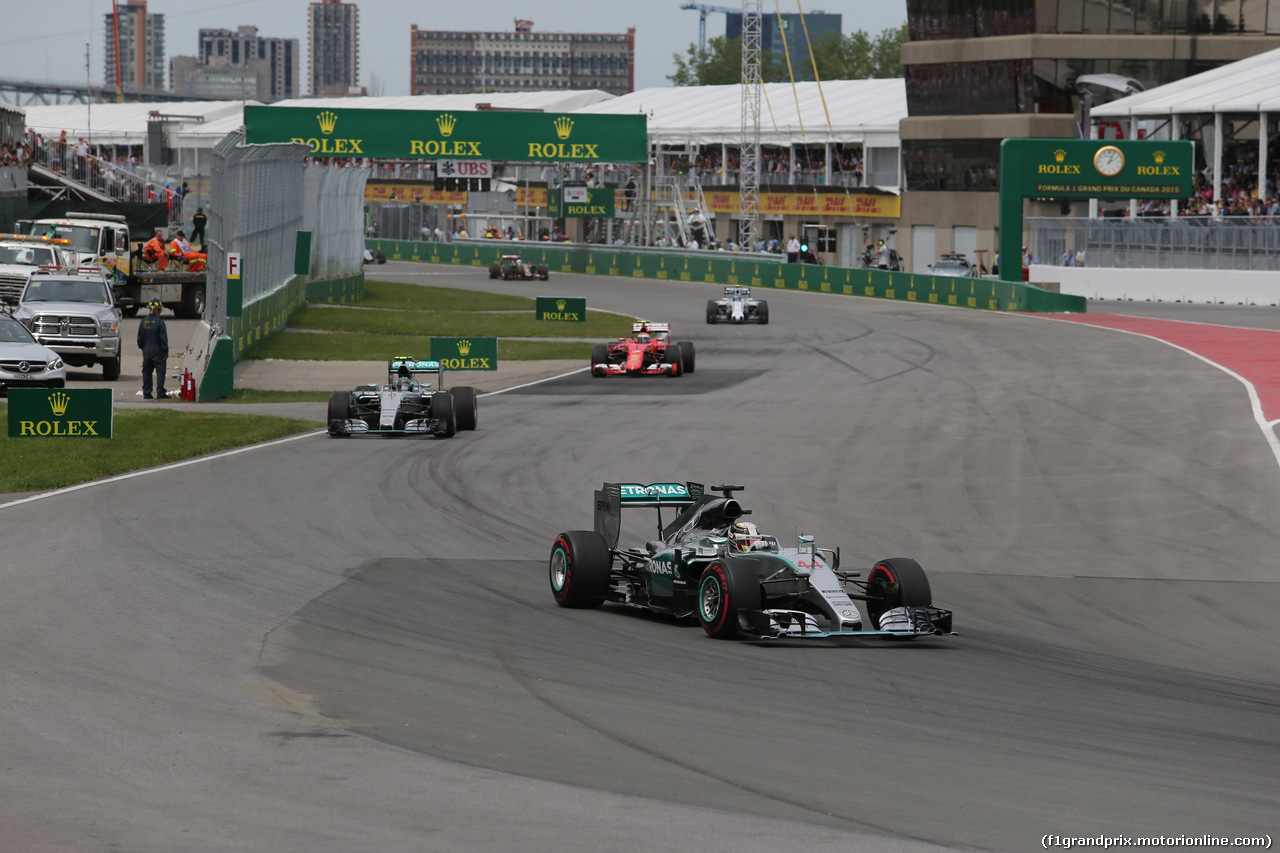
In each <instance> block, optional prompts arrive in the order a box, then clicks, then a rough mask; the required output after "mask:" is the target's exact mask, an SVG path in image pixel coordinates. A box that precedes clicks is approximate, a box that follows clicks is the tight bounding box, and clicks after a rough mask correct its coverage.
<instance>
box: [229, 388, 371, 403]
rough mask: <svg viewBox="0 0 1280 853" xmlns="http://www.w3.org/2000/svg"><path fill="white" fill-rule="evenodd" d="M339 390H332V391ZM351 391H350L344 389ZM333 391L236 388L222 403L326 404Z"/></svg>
mask: <svg viewBox="0 0 1280 853" xmlns="http://www.w3.org/2000/svg"><path fill="white" fill-rule="evenodd" d="M337 390H339V389H337V388H334V389H333V391H337ZM345 390H348V391H349V390H351V389H349V388H348V389H345ZM333 391H270V390H267V389H265V388H237V389H235V390H234V391H232V392H231V396H229V397H227V398H226V399H225V400H222V401H221V402H223V403H327V402H329V395H330V394H332V393H333Z"/></svg>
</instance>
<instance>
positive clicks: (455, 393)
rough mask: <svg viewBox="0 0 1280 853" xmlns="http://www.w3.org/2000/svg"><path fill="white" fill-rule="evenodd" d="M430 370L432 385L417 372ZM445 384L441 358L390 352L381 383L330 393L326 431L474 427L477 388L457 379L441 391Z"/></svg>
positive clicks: (432, 431) (426, 431)
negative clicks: (457, 383)
mask: <svg viewBox="0 0 1280 853" xmlns="http://www.w3.org/2000/svg"><path fill="white" fill-rule="evenodd" d="M428 373H435V374H436V377H437V382H436V385H437V387H436V389H435V390H432V388H431V383H430V382H423V381H421V380H420V379H419V378H418V377H419V376H420V375H422V374H428ZM443 385H444V367H443V365H441V364H440V362H438V361H422V360H419V359H413V358H393V359H391V360H390V361H388V362H387V383H386V384H385V385H377V384H374V383H370V384H368V385H359V386H357V387H356V388H355V390H353V391H350V392H348V391H335V392H334V393H333V395H332V396H330V397H329V435H330V436H331V437H332V438H346V437H349V436H370V435H382V436H406V435H407V436H420V437H423V436H429V435H434V436H439V437H441V438H452V437H453V436H454V434H456V433H457V432H458V430H466V429H475V428H476V421H477V417H478V412H477V409H476V391H475V389H474V388H472V387H470V386H468V385H460V386H458V387H457V388H454V389H452V390H449V391H445V390H444V388H443Z"/></svg>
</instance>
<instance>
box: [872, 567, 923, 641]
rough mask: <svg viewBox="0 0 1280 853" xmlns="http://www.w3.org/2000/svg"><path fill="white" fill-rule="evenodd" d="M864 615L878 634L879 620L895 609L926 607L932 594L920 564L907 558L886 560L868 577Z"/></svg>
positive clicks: (873, 569) (879, 628)
mask: <svg viewBox="0 0 1280 853" xmlns="http://www.w3.org/2000/svg"><path fill="white" fill-rule="evenodd" d="M867 596H868V598H867V615H868V616H870V617H871V624H872V625H873V626H874V627H875V629H876V630H877V631H878V630H881V627H880V617H882V616H884V614H885V613H886V612H887V611H889V610H893V609H894V608H896V607H929V606H931V605H932V604H933V591H932V590H931V589H930V588H929V578H928V577H926V576H925V573H924V569H922V568H921V567H920V564H919V563H917V562H916V561H915V560H912V559H911V558H909V557H889V558H887V559H884V560H881V561H880V562H878V563H876V564H875V566H874V567H873V568H872V569H871V573H870V574H869V575H867Z"/></svg>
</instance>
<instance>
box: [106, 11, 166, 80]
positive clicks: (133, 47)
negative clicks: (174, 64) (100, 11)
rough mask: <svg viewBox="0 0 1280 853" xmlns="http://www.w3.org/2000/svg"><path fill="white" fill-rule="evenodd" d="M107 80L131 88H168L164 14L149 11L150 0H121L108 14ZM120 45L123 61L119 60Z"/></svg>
mask: <svg viewBox="0 0 1280 853" xmlns="http://www.w3.org/2000/svg"><path fill="white" fill-rule="evenodd" d="M104 17H105V26H104V41H105V43H106V44H105V47H104V49H103V67H104V75H105V76H104V78H103V79H104V82H105V83H106V85H107V87H108V88H113V87H115V86H116V85H117V77H116V73H117V70H118V71H119V81H118V83H119V87H120V88H121V89H124V90H128V91H134V92H137V91H162V90H164V88H165V61H164V15H163V14H151V13H149V12H147V3H146V0H136V2H133V3H121V4H120V5H119V6H118V7H117V10H116V12H115V13H111V12H108V13H107V14H106V15H105V16H104ZM117 45H119V62H117V60H116V57H117V53H116V51H117Z"/></svg>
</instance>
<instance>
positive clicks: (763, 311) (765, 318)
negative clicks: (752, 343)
mask: <svg viewBox="0 0 1280 853" xmlns="http://www.w3.org/2000/svg"><path fill="white" fill-rule="evenodd" d="M756 316H757V317H759V318H760V325H761V326H767V325H769V303H768V302H765V301H764V300H763V299H762V300H760V305H759V306H758V307H757V308H756Z"/></svg>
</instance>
